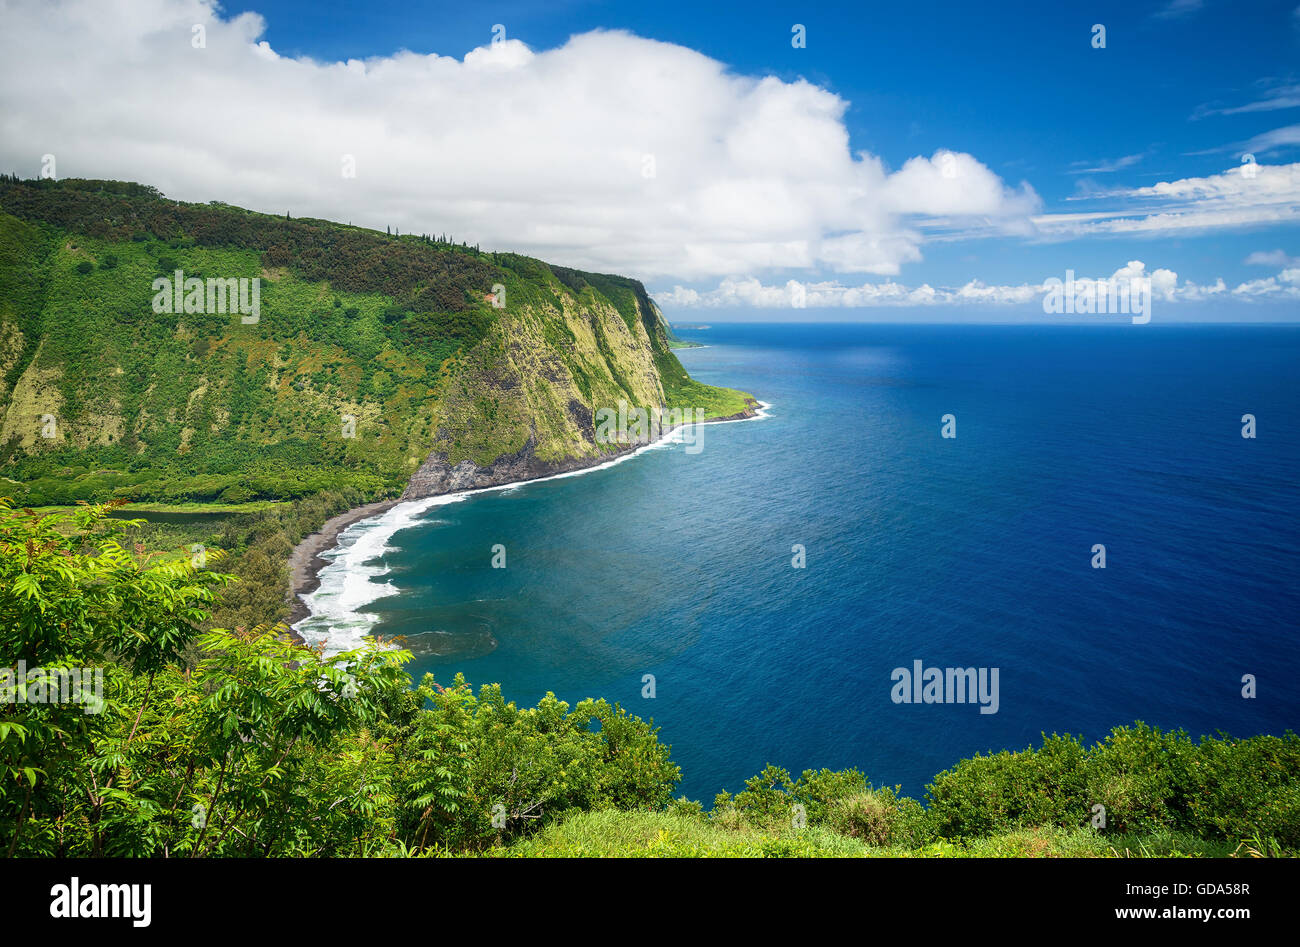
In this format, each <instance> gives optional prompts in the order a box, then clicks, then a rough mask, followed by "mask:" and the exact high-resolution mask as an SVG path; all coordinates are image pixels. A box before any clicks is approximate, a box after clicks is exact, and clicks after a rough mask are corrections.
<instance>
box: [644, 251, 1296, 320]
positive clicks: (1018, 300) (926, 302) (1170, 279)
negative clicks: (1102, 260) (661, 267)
mask: <svg viewBox="0 0 1300 947" xmlns="http://www.w3.org/2000/svg"><path fill="white" fill-rule="evenodd" d="M1064 277H1065V274H1059V275H1054V277H1049V278H1055V279H1058V280H1063V279H1064ZM1134 279H1149V280H1150V281H1151V296H1152V298H1153V299H1159V300H1161V301H1164V302H1179V301H1181V302H1197V301H1202V300H1205V299H1210V298H1214V297H1220V296H1225V295H1231V296H1233V297H1235V298H1238V299H1243V300H1258V299H1270V300H1280V299H1300V267H1295V268H1289V269H1286V270H1283V271H1282V272H1281V273H1279V274H1278V275H1277V276H1274V277H1269V278H1268V279H1263V280H1252V281H1250V282H1248V283H1242V284H1240V285H1239V286H1237V287H1236V288H1235V289H1232V290H1229V289H1228V287H1227V284H1226V283H1225V282H1224V281H1223V279H1222V278H1221V277H1220V278H1219V279H1217V280H1216V281H1215V282H1214V283H1212V284H1211V285H1209V286H1203V285H1200V284H1198V283H1194V282H1191V281H1184V282H1182V283H1179V281H1178V274H1177V273H1175V272H1174V271H1173V270H1169V269H1164V268H1157V269H1154V270H1150V271H1148V270H1147V268H1146V264H1145V263H1143V262H1142V261H1141V260H1130V261H1129V262H1128V263H1126V264H1125V265H1124V266H1122V267H1120V268H1119V269H1117V270H1115V272H1114V273H1112V274H1111V275H1110V276H1101V277H1086V276H1081V275H1076V276H1075V277H1074V283H1075V285H1076V286H1079V287H1081V286H1082V285H1083V284H1086V283H1092V284H1093V285H1094V287H1096V286H1097V285H1098V284H1106V283H1109V282H1116V283H1117V284H1118V285H1121V286H1123V285H1125V284H1126V283H1128V282H1129V281H1131V280H1134ZM1046 283H1047V278H1045V279H1044V281H1043V282H1041V283H1021V284H1020V285H1001V286H999V285H992V286H990V285H987V284H985V283H983V282H981V281H979V280H972V281H970V282H969V283H966V284H965V285H964V286H958V287H938V288H936V287H933V286H930V285H929V284H928V283H924V284H922V285H920V286H916V287H908V286H905V285H903V284H901V283H897V282H894V281H892V280H890V281H887V282H884V283H863V284H861V285H859V286H846V285H844V284H843V283H840V282H838V281H822V282H808V283H800V282H799V281H796V280H790V281H788V282H787V283H785V284H784V285H780V286H778V285H771V286H765V285H763V284H762V283H761V282H760V281H759V280H757V279H752V278H751V279H740V280H737V279H725V280H723V281H722V282H721V283H719V284H718V287H717V288H716V289H712V290H708V291H705V292H700V291H698V290H695V289H690V288H688V287H682V286H676V287H674V288H673V289H672V290H671V291H669V292H658V293H656V294H655V298H656V299H657V300H658V301H659V303H660V305H662V306H663V307H664V308H665V309H669V310H671V309H726V308H733V307H737V306H747V307H752V308H756V309H789V308H796V307H798V308H807V309H832V308H845V309H865V308H874V307H879V306H959V305H963V304H968V303H982V304H989V305H1007V306H1013V305H1023V304H1026V303H1035V302H1039V301H1041V300H1042V298H1043V295H1044V294H1045V293H1046V292H1048V286H1047V285H1046Z"/></svg>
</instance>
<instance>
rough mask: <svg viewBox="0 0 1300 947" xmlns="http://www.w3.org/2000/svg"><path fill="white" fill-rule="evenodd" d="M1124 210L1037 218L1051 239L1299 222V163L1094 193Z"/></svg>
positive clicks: (1249, 167) (1239, 168)
mask: <svg viewBox="0 0 1300 947" xmlns="http://www.w3.org/2000/svg"><path fill="white" fill-rule="evenodd" d="M1087 199H1089V200H1098V199H1103V200H1104V199H1110V200H1114V201H1116V202H1118V203H1120V204H1121V205H1122V206H1120V207H1118V208H1115V209H1110V210H1102V211H1092V212H1087V213H1073V214H1043V215H1040V216H1037V217H1034V218H1033V223H1034V225H1035V227H1036V228H1037V231H1038V233H1039V234H1040V235H1041V236H1043V237H1045V238H1048V239H1052V238H1056V239H1070V238H1075V237H1082V236H1088V235H1094V234H1131V235H1156V234H1160V233H1164V232H1193V231H1206V230H1217V229H1232V228H1239V227H1249V226H1259V225H1268V224H1298V223H1300V163H1296V164H1284V165H1265V164H1259V163H1257V162H1255V163H1248V164H1242V165H1239V166H1236V167H1232V168H1229V169H1227V170H1225V171H1222V172H1220V173H1218V174H1213V175H1209V176H1207V177H1200V178H1180V179H1179V180H1176V181H1161V182H1159V183H1157V184H1153V185H1150V186H1148V187H1138V188H1128V189H1123V190H1113V191H1107V192H1104V193H1101V194H1097V195H1090V196H1089V197H1088V198H1087Z"/></svg>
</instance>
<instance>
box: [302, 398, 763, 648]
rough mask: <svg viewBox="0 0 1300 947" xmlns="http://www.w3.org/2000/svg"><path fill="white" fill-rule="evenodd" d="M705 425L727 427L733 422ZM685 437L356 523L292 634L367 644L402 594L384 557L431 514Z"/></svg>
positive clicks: (330, 552) (335, 643)
mask: <svg viewBox="0 0 1300 947" xmlns="http://www.w3.org/2000/svg"><path fill="white" fill-rule="evenodd" d="M758 405H759V410H758V412H757V413H756V414H755V416H754V417H752V418H736V419H734V420H735V421H759V420H762V419H764V418H766V417H768V416H769V414H768V409H769V408H770V407H771V405H770V404H769V403H767V402H765V401H760V402H758ZM706 423H708V424H729V423H731V422H730V421H709V422H706ZM684 436H685V431H683V429H682V428H680V427H678V428H675V429H673V430H672V431H669V432H668V433H667V434H665V435H664V436H663V437H661V438H659V440H657V441H654V442H653V443H650V444H645V445H643V446H641V447H638V448H637V449H636V450H633V451H628V452H627V453H626V454H620V455H619V456H618V457H615V458H614V459H613V460H608V461H606V462H605V463H603V464H597V465H595V466H592V467H583V468H582V469H580V470H569V471H566V472H564V473H558V474H551V475H550V476H548V477H538V478H537V479H535V480H520V481H516V482H514V483H503V484H499V485H497V486H492V487H478V488H476V489H473V490H464V491H462V492H460V493H447V494H443V495H442V496H436V497H424V498H422V499H419V500H407V501H405V502H403V503H398V504H397V505H396V506H393V507H391V508H390V509H388V510H385V511H384V512H383V513H380V514H379V515H378V516H372V517H369V518H367V519H364V520H358V521H357V522H355V523H353V524H352V525H351V526H349V527H348V528H347V529H345V530H343V531H342V532H341V533H339V535H338V537H337V539H336V540H335V543H334V545H333V546H332V547H331V548H329V549H327V550H325V551H324V552H322V553H321V554H320V556H321V558H322V559H325V560H327V562H326V564H325V565H324V566H322V567H321V569H320V571H319V572H318V573H317V579H318V580H319V583H320V584H319V585H318V586H317V587H316V589H315V590H314V591H312V592H309V593H307V594H306V595H304V596H302V600H303V603H304V604H305V605H306V606H307V611H308V615H307V617H306V618H304V619H302V621H300V622H298V623H297V624H296V625H294V626H293V629H294V631H296V632H298V634H299V635H301V636H302V639H303V640H304V641H306V642H307V644H309V645H323V646H324V650H325V653H326V654H337V653H338V652H340V651H350V650H352V649H353V648H359V647H361V646H362V645H363V644H365V641H364V639H365V637H366V636H367V635H369V634H371V633H372V632H373V630H374V627H375V625H376V624H377V623H378V621H379V616H378V615H375V614H374V613H373V612H368V611H366V608H367V607H368V606H370V605H373V604H374V603H375V602H377V601H379V600H380V599H382V598H387V597H388V596H390V595H396V594H397V593H398V592H399V591H400V590H399V589H398V588H397V587H396V586H395V585H393V584H392V583H391V582H381V581H377V580H379V579H382V578H383V577H384V576H386V575H388V573H389V571H390V570H389V567H388V564H387V563H386V562H385V561H384V557H385V556H386V555H387V554H388V553H390V552H393V551H395V550H396V549H398V548H400V547H398V546H394V545H393V544H392V541H393V538H394V537H395V536H396V535H397V534H398V533H399V532H401V531H402V530H404V529H407V528H409V527H411V526H415V525H417V524H418V523H420V522H422V521H423V520H424V519H425V518H426V516H427V515H428V514H429V512H430V511H431V510H435V509H437V508H438V507H440V506H446V505H447V504H449V503H457V502H460V501H461V500H466V499H469V498H470V497H471V496H474V495H475V494H478V493H495V492H501V491H513V490H518V489H520V488H522V487H526V486H529V485H531V484H534V483H543V482H545V481H547V480H561V479H563V478H565V477H578V476H581V475H582V474H589V473H594V472H595V471H597V470H606V469H608V468H610V467H613V466H616V465H617V464H621V463H623V462H624V461H626V460H631V459H632V458H633V457H636V456H638V455H639V454H643V453H645V452H646V451H651V450H659V449H662V448H666V447H671V446H673V445H674V444H680V443H682V439H683V437H684Z"/></svg>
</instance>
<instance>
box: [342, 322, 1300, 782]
mask: <svg viewBox="0 0 1300 947" xmlns="http://www.w3.org/2000/svg"><path fill="white" fill-rule="evenodd" d="M681 334H682V335H683V336H684V337H687V338H694V339H697V340H700V341H705V342H707V343H708V347H707V348H701V349H692V350H686V351H682V352H681V353H680V356H681V359H682V362H683V363H684V364H685V365H686V366H687V368H688V370H689V371H690V372H691V373H692V375H694V376H695V377H696V378H698V379H700V380H702V381H705V382H710V383H714V384H724V385H728V386H731V387H736V388H741V389H743V390H746V391H749V392H752V393H753V394H754V395H755V396H757V397H758V398H760V399H761V400H763V401H766V402H770V403H771V404H772V408H771V412H770V415H771V416H770V417H769V418H768V419H766V420H762V421H754V422H745V423H738V424H727V425H718V426H713V427H709V428H706V429H705V430H704V432H703V441H702V443H703V450H701V451H700V452H699V453H695V454H690V453H687V452H686V450H685V449H684V447H683V446H682V445H675V446H671V447H664V448H660V449H655V450H651V451H647V452H645V453H643V454H641V455H640V456H638V457H636V458H634V459H631V460H629V461H627V462H625V463H621V464H619V465H616V466H614V467H612V468H609V469H606V470H600V471H596V472H592V473H588V474H584V475H582V476H578V477H572V478H567V479H560V480H553V481H548V482H544V483H538V484H533V485H528V486H524V487H521V488H518V489H513V490H510V491H506V492H498V493H489V494H482V495H479V496H475V497H473V498H471V499H468V500H465V501H463V502H458V503H452V504H449V505H443V506H437V507H434V508H432V509H430V510H429V511H427V513H426V514H425V517H426V518H425V519H424V520H422V521H421V522H419V523H418V525H416V526H414V527H411V528H409V529H405V530H402V531H400V532H398V533H396V534H395V536H394V537H393V539H392V540H391V544H392V545H393V546H395V547H398V548H396V549H395V550H394V551H392V552H389V553H388V554H387V555H386V557H385V560H384V561H385V563H386V565H387V566H388V568H389V569H390V572H389V574H388V575H386V576H384V577H383V579H382V580H381V581H384V582H388V583H390V584H391V586H393V587H394V588H396V589H397V590H399V592H400V594H398V595H396V596H390V597H387V598H384V599H381V600H380V601H378V602H376V603H374V604H373V605H371V606H368V608H367V610H368V611H370V612H373V613H374V614H376V615H378V616H379V619H380V622H379V627H378V629H377V630H378V631H380V632H381V633H384V634H408V635H414V634H417V633H419V632H430V631H441V632H446V633H448V634H443V635H438V636H432V637H430V636H427V635H426V636H425V637H423V638H419V637H417V638H412V639H411V643H412V644H413V645H416V646H417V647H420V646H424V647H427V646H428V645H429V644H430V643H431V642H435V641H436V642H437V647H438V648H439V649H443V650H445V649H447V648H449V647H450V648H456V649H460V652H459V653H458V654H455V655H452V656H443V657H432V656H430V655H428V654H425V655H424V656H423V657H421V658H419V659H418V660H417V661H416V662H415V665H414V667H413V668H412V670H413V671H414V672H415V673H417V674H420V673H423V671H425V670H433V671H434V672H435V673H436V675H437V676H438V678H439V679H440V680H443V681H446V680H449V679H450V678H451V677H452V676H453V674H454V673H455V672H457V671H463V672H464V673H465V675H466V676H467V677H468V678H469V680H470V681H472V682H474V683H476V684H477V683H483V682H491V681H499V682H500V683H501V684H502V685H503V688H504V690H505V693H506V695H507V696H508V697H509V698H511V699H515V700H517V701H520V702H522V703H527V704H532V703H534V702H536V700H537V699H538V698H539V697H541V696H542V695H543V694H544V693H545V692H546V691H548V690H551V691H554V692H555V693H556V694H557V695H558V696H560V697H561V698H562V699H565V700H569V701H571V702H572V701H576V700H578V699H580V698H582V697H584V696H603V697H606V698H608V699H609V700H611V701H618V702H620V703H622V704H623V705H624V706H625V707H627V708H628V709H629V710H630V711H631V712H633V713H636V714H640V715H643V716H653V718H654V720H655V722H656V724H658V725H660V726H661V727H662V733H661V738H662V739H663V740H664V741H665V742H667V743H670V744H671V745H672V748H673V757H674V759H675V760H676V761H677V762H678V763H679V764H680V765H681V766H682V769H683V774H684V778H683V783H682V787H681V789H682V791H684V792H685V793H686V794H687V795H689V796H691V797H692V798H699V799H702V800H703V801H705V802H706V804H707V803H708V802H710V801H711V800H712V798H713V795H714V793H716V792H717V791H718V790H720V789H723V788H726V789H729V790H731V791H733V792H734V791H735V790H736V789H737V788H739V786H740V784H741V783H742V781H743V780H744V779H745V778H746V777H748V776H750V775H753V774H754V773H756V772H758V771H759V770H760V769H761V768H762V767H763V766H764V764H766V763H768V762H772V763H776V764H779V765H781V766H785V767H787V768H788V769H790V770H791V771H792V772H798V771H800V770H802V769H805V768H809V767H812V768H819V767H823V766H825V767H831V768H841V767H848V766H856V767H859V768H860V769H861V770H862V771H863V772H865V773H866V774H867V776H868V777H869V778H870V779H871V780H873V781H874V782H876V783H877V784H881V783H884V784H891V785H892V784H896V783H901V784H902V786H903V788H904V791H906V792H908V793H910V794H913V795H919V794H921V793H922V792H923V789H924V784H925V783H926V782H927V781H928V780H929V779H930V777H932V776H933V775H934V774H935V773H936V772H938V771H940V770H942V769H944V768H946V767H948V766H950V765H951V764H952V763H953V762H955V761H956V760H957V759H959V758H961V757H965V756H969V755H971V754H973V753H975V752H977V751H985V750H989V749H1001V748H1022V747H1024V746H1026V745H1028V744H1030V743H1031V742H1034V741H1036V740H1037V739H1038V738H1039V735H1040V733H1041V732H1043V731H1046V732H1048V733H1051V732H1053V731H1056V732H1067V731H1068V732H1071V733H1079V734H1082V735H1083V736H1084V737H1086V738H1088V739H1089V740H1093V739H1098V738H1100V737H1102V736H1104V735H1105V734H1106V732H1107V731H1108V730H1109V728H1110V727H1112V726H1114V725H1118V724H1123V723H1131V722H1133V721H1134V720H1137V719H1142V720H1145V721H1147V722H1149V723H1151V724H1155V725H1159V726H1162V727H1182V728H1185V729H1187V730H1189V731H1191V732H1192V733H1193V734H1194V735H1199V734H1201V733H1213V732H1216V731H1219V730H1224V731H1227V732H1230V733H1232V734H1234V735H1248V734H1255V733H1262V732H1269V733H1281V732H1282V731H1283V730H1285V729H1286V728H1288V727H1294V726H1295V725H1296V724H1297V721H1298V720H1300V713H1297V711H1300V688H1298V687H1297V681H1298V680H1300V653H1298V650H1297V626H1298V624H1300V591H1298V590H1297V587H1298V585H1300V582H1298V581H1297V580H1300V560H1298V558H1297V554H1296V539H1297V514H1300V488H1298V487H1297V472H1300V397H1297V396H1298V395H1300V372H1298V371H1297V369H1298V367H1300V329H1296V328H1275V327H1218V326H1202V327H1162V326H1155V325H1149V326H1090V327H1077V328H1068V327H1057V326H1053V327H1043V328H1035V327H990V326H969V327H954V326H897V325H891V326H774V325H764V326H757V325H755V326H725V325H718V326H715V327H714V328H713V329H711V330H707V331H683V332H682V333H681ZM949 413H951V414H953V415H955V416H956V419H957V437H956V438H955V439H943V438H941V437H940V418H941V416H942V415H944V414H949ZM1246 413H1251V414H1254V415H1255V416H1256V418H1257V424H1258V436H1257V438H1256V439H1254V440H1248V439H1245V438H1243V437H1242V436H1241V428H1242V423H1241V420H1240V419H1241V416H1242V415H1243V414H1246ZM495 543H501V544H503V545H504V546H505V547H506V550H507V568H505V569H492V568H491V567H490V560H491V546H492V545H493V544H495ZM796 543H799V544H803V545H804V546H805V547H806V550H807V553H806V556H807V567H806V568H805V569H795V568H793V567H792V565H791V557H792V551H791V547H792V546H793V545H794V544H796ZM1095 543H1103V544H1104V545H1105V546H1106V553H1107V567H1106V568H1105V569H1104V570H1101V569H1094V568H1092V567H1091V559H1092V552H1091V550H1092V546H1093V545H1094V544H1095ZM493 641H495V645H496V646H495V649H494V650H487V649H488V648H490V647H491V643H492V642H493ZM915 659H920V660H922V661H924V662H925V664H926V665H927V666H940V667H948V666H961V667H967V666H974V667H998V668H1000V695H999V696H1000V706H999V710H998V712H997V713H996V714H980V713H979V710H978V708H977V706H975V705H973V704H964V705H963V704H929V705H926V704H895V703H894V702H893V701H892V700H891V699H890V692H891V688H892V681H891V678H890V672H891V670H892V669H893V668H895V667H898V666H907V667H910V666H911V664H912V661H913V660H915ZM647 673H648V674H653V675H655V677H656V680H657V696H656V697H655V698H654V699H653V700H651V699H644V698H642V696H641V691H642V675H643V674H647ZM1247 673H1250V674H1255V675H1257V679H1258V697H1256V698H1255V699H1245V698H1243V697H1242V696H1241V688H1242V684H1241V678H1242V675H1243V674H1247Z"/></svg>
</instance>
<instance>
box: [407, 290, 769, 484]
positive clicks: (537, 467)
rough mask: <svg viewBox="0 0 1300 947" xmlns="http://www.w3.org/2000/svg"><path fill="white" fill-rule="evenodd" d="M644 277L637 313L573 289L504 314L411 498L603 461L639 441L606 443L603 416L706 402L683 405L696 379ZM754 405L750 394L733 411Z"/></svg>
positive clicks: (473, 359) (456, 393)
mask: <svg viewBox="0 0 1300 947" xmlns="http://www.w3.org/2000/svg"><path fill="white" fill-rule="evenodd" d="M632 285H635V287H636V290H637V291H636V292H635V293H631V292H629V294H628V297H627V298H625V301H624V303H623V305H624V308H625V309H626V310H627V311H626V312H620V311H619V310H618V309H617V308H616V307H615V306H613V305H611V304H609V303H608V302H606V301H604V300H602V299H600V298H598V297H595V296H594V295H593V294H591V293H590V292H585V293H576V294H571V293H567V292H565V293H561V294H558V295H557V296H555V297H554V298H553V300H550V301H539V302H536V303H531V304H529V305H525V306H521V307H520V308H519V309H518V310H514V311H509V312H502V313H501V318H500V319H499V321H498V323H497V324H496V325H495V326H494V327H493V329H492V332H491V333H490V334H489V335H488V337H487V338H486V339H484V340H483V341H482V342H481V343H480V344H479V345H478V346H477V347H476V348H475V349H474V350H473V351H471V352H469V353H467V355H466V357H465V359H464V362H463V364H462V365H461V366H460V367H459V369H458V371H457V373H456V375H455V377H454V378H453V379H452V381H451V384H450V386H449V388H448V390H447V392H446V394H445V396H444V398H443V399H442V402H441V405H440V411H439V416H438V417H437V423H436V433H435V434H434V436H433V438H432V442H433V443H432V450H430V452H429V453H428V455H427V456H426V458H425V460H424V462H423V463H422V464H421V465H420V466H419V467H418V469H417V470H416V471H415V473H414V474H413V475H412V476H411V478H410V481H409V483H408V485H407V488H406V491H405V493H404V494H403V498H404V499H415V498H418V497H426V496H436V495H439V494H443V493H452V492H456V491H460V490H468V489H474V488H477V487H488V486H498V485H500V484H505V483H514V482H517V481H521V480H535V479H537V478H539V477H546V476H550V475H553V474H557V473H566V472H568V471H571V470H580V469H583V468H586V467H592V466H595V465H597V464H602V463H605V462H607V461H610V460H613V459H615V458H616V457H618V456H619V455H620V454H623V453H626V452H627V451H630V450H633V449H635V447H636V446H637V445H635V444H618V445H614V444H605V443H599V442H598V440H597V436H596V423H595V419H596V416H597V412H599V411H601V410H602V409H606V410H618V409H619V406H620V404H623V405H625V406H630V407H631V408H632V409H637V408H645V409H647V410H650V409H652V408H653V409H661V408H663V407H664V406H665V405H667V406H670V407H677V408H686V409H689V408H692V407H694V405H692V404H686V403H682V402H684V401H689V400H690V399H691V397H692V396H691V395H690V394H685V393H684V392H687V391H689V390H690V389H688V388H684V387H682V386H683V385H685V384H693V383H690V382H689V378H688V377H687V376H686V374H685V372H684V370H683V369H682V367H681V365H680V363H679V362H678V361H677V359H676V357H675V356H673V355H672V353H671V351H670V348H669V338H668V336H669V333H668V328H667V325H666V324H665V323H664V321H663V317H662V315H661V314H660V312H659V310H658V308H657V307H656V306H655V305H654V303H653V302H651V301H650V299H649V297H648V296H645V295H644V290H643V289H641V288H640V284H632ZM633 297H634V298H633ZM633 310H634V311H633ZM661 369H662V372H661ZM732 394H733V395H735V396H736V397H735V399H734V400H733V401H732V402H730V408H731V409H734V407H735V406H736V405H737V404H744V403H745V399H744V396H743V395H740V394H739V393H738V392H733V393H732ZM674 401H676V402H678V403H674ZM753 412H754V404H753V402H749V404H748V406H747V407H746V408H745V409H744V410H743V411H741V412H739V414H738V415H736V414H733V415H731V416H732V417H736V416H749V415H752V414H753ZM716 413H718V414H721V413H722V412H716ZM706 417H707V416H706ZM711 420H721V418H712V419H711Z"/></svg>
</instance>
